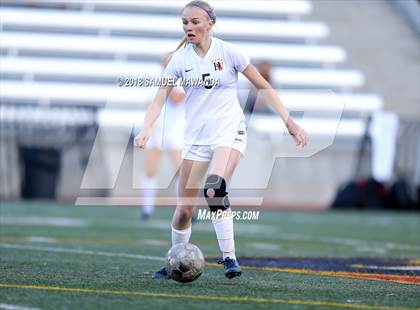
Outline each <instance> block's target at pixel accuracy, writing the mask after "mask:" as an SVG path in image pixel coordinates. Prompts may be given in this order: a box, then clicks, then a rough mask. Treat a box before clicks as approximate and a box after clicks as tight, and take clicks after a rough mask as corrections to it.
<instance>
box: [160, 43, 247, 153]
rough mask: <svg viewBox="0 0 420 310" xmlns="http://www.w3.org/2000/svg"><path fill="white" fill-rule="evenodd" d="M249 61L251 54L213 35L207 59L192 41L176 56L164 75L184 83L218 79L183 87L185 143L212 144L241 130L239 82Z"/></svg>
mask: <svg viewBox="0 0 420 310" xmlns="http://www.w3.org/2000/svg"><path fill="white" fill-rule="evenodd" d="M249 63H250V61H249V57H247V56H245V55H244V54H242V53H241V52H239V51H238V50H237V49H236V48H235V46H234V45H233V44H230V43H227V42H225V41H222V40H220V39H217V38H212V42H211V45H210V48H209V50H208V52H207V54H206V55H205V56H204V58H201V57H200V56H198V55H197V53H196V52H195V50H194V49H193V45H192V44H187V46H186V47H185V48H183V49H181V50H179V51H177V52H176V53H175V54H174V55H173V57H172V59H171V61H170V62H169V64H168V66H167V67H166V69H165V71H164V73H163V77H166V78H174V79H182V81H183V82H188V81H193V80H197V79H201V80H206V79H209V78H211V79H215V80H218V82H219V85H217V86H213V87H210V86H209V85H207V86H205V85H201V86H198V87H191V86H184V90H185V93H186V98H185V109H186V110H185V119H186V127H185V133H184V143H185V145H213V144H214V143H215V142H216V141H218V140H220V139H221V138H223V137H226V136H232V137H234V136H235V135H236V134H237V133H238V128H239V126H240V123H241V122H243V117H244V116H243V111H242V108H241V106H240V104H239V100H238V97H237V85H236V84H237V81H238V72H242V71H243V70H245V68H246V67H247V66H248V65H249ZM233 139H234V138H233Z"/></svg>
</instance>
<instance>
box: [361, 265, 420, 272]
mask: <svg viewBox="0 0 420 310" xmlns="http://www.w3.org/2000/svg"><path fill="white" fill-rule="evenodd" d="M357 267H358V268H360V267H363V268H366V269H376V270H406V271H420V266H369V265H362V266H357Z"/></svg>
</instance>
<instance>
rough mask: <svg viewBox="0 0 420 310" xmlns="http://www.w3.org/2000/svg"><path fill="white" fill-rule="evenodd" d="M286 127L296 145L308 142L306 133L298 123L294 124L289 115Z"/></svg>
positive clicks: (303, 144)
mask: <svg viewBox="0 0 420 310" xmlns="http://www.w3.org/2000/svg"><path fill="white" fill-rule="evenodd" d="M286 128H287V130H288V131H289V133H290V134H291V135H292V138H293V140H294V141H295V143H296V146H299V145H300V146H302V147H304V146H305V145H306V144H308V134H307V133H306V131H305V130H303V129H302V128H301V127H300V126H299V125H298V124H296V123H295V121H294V120H293V119H292V118H291V117H289V119H288V120H287V124H286Z"/></svg>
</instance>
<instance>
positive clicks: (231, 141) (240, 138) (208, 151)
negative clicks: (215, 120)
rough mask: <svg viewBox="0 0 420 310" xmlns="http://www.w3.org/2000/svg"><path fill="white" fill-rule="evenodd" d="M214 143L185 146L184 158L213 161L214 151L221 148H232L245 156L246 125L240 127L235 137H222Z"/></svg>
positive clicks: (183, 150)
mask: <svg viewBox="0 0 420 310" xmlns="http://www.w3.org/2000/svg"><path fill="white" fill-rule="evenodd" d="M213 142H214V143H212V144H210V145H196V144H193V145H184V147H183V149H182V158H183V159H188V160H195V161H211V159H212V157H213V153H214V150H215V149H216V148H218V147H221V146H226V147H231V148H233V149H235V150H238V151H239V152H240V153H241V154H242V155H244V153H245V149H246V143H247V134H246V129H245V124H243V126H240V128H239V130H238V131H237V132H236V133H235V135H228V136H222V137H219V138H217V139H215V140H214V141H213Z"/></svg>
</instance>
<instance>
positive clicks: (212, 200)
mask: <svg viewBox="0 0 420 310" xmlns="http://www.w3.org/2000/svg"><path fill="white" fill-rule="evenodd" d="M227 195H228V192H227V191H226V181H225V179H224V178H223V177H221V176H220V175H217V174H210V175H209V176H208V177H207V179H206V184H205V185H204V197H206V201H207V203H208V205H209V208H210V211H212V212H215V211H217V210H226V209H227V208H229V206H230V203H229V198H228V196H227Z"/></svg>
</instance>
